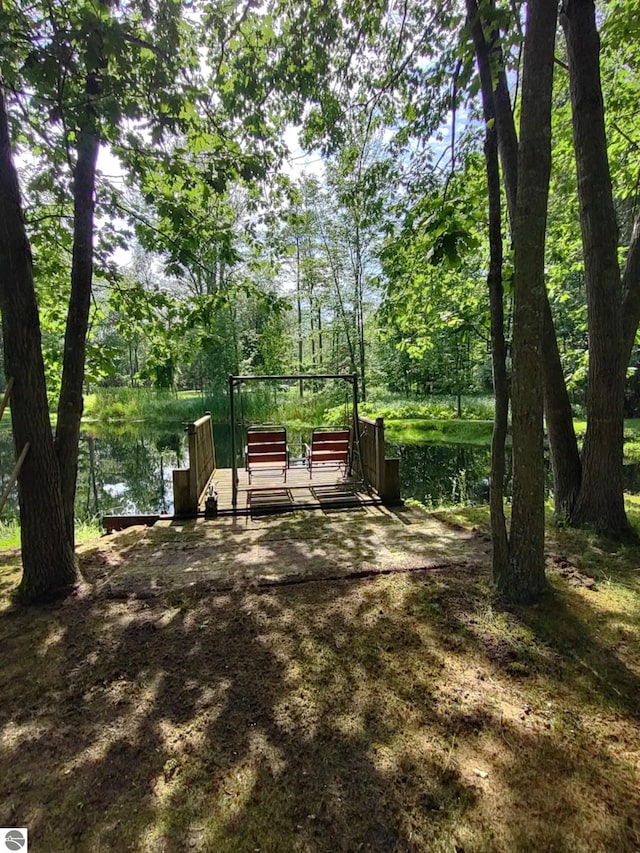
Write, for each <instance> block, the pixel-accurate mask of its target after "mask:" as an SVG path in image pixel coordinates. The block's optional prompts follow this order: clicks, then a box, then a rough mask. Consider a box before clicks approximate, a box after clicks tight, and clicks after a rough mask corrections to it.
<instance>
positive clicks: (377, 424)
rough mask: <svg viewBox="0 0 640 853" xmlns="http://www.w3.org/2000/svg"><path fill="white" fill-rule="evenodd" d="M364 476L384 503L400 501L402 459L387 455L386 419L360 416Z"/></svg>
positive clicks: (359, 430)
mask: <svg viewBox="0 0 640 853" xmlns="http://www.w3.org/2000/svg"><path fill="white" fill-rule="evenodd" d="M358 433H359V435H360V457H361V462H362V468H363V472H364V476H365V477H366V480H367V482H368V483H369V485H370V486H371V487H372V488H373V489H375V491H376V492H377V493H378V494H379V495H380V497H381V498H382V500H383V502H384V503H388V504H393V503H398V502H399V501H400V460H399V459H387V458H386V456H385V441H384V420H383V419H382V418H375V420H374V419H372V418H363V417H358Z"/></svg>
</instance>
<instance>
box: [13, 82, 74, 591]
mask: <svg viewBox="0 0 640 853" xmlns="http://www.w3.org/2000/svg"><path fill="white" fill-rule="evenodd" d="M0 310H1V311H2V330H3V337H4V358H5V362H4V363H5V371H6V375H7V378H9V377H10V376H13V377H14V379H15V386H14V390H13V394H12V398H11V417H12V423H13V436H14V443H15V447H16V452H17V453H19V452H21V451H22V449H23V448H24V446H25V444H26V443H27V442H29V451H28V453H27V456H26V459H25V462H24V465H23V466H22V470H21V471H20V476H19V478H18V493H19V499H20V526H21V537H22V568H23V574H22V580H21V582H20V586H19V588H18V597H19V599H20V600H22V601H24V602H35V601H43V600H47V599H50V598H53V597H56V596H58V595H60V594H63V593H64V592H65V591H67V590H68V589H69V587H70V586H71V585H72V584H73V583H74V582H75V580H76V568H75V562H74V556H73V549H72V547H71V543H70V541H69V539H68V537H67V535H66V532H65V519H64V512H63V507H62V496H61V491H60V473H59V468H58V462H57V460H56V456H55V451H54V446H53V436H52V433H51V423H50V420H49V407H48V402H47V390H46V383H45V374H44V362H43V358H42V346H41V336H40V320H39V317H38V306H37V303H36V295H35V290H34V285H33V268H32V261H31V250H30V247H29V241H28V238H27V234H26V231H25V227H24V220H23V215H22V207H21V201H20V189H19V185H18V175H17V173H16V170H15V167H14V165H13V161H12V157H11V144H10V140H9V127H8V122H7V113H6V107H5V102H4V96H3V94H2V92H0Z"/></svg>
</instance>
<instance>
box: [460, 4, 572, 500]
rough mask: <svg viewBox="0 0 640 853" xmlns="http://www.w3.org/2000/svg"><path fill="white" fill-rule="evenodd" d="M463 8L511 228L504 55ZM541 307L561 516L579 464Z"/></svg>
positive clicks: (514, 143) (512, 134)
mask: <svg viewBox="0 0 640 853" xmlns="http://www.w3.org/2000/svg"><path fill="white" fill-rule="evenodd" d="M467 13H468V16H469V20H470V21H471V22H472V37H473V43H474V48H475V52H476V57H477V60H478V69H479V72H480V81H481V86H482V98H483V102H484V101H486V102H487V103H489V102H493V106H492V114H493V115H495V120H496V127H497V130H498V148H499V152H500V161H501V163H502V173H503V177H504V186H505V193H506V197H507V210H508V213H509V219H510V221H511V223H512V230H513V227H514V223H515V214H516V199H517V194H518V137H517V134H516V127H515V123H514V120H513V110H512V108H511V97H510V95H509V87H508V82H507V77H506V73H505V71H504V57H503V55H502V49H501V47H500V45H499V43H498V41H497V38H496V39H495V40H494V42H493V43H492V44H491V46H489V45H488V44H487V41H486V38H485V35H484V29H483V26H482V24H481V21H480V18H479V13H478V6H477V3H476V0H467ZM492 67H495V68H497V69H498V71H497V75H496V79H495V84H494V80H493V78H492V74H491V68H492ZM543 312H544V325H543V330H542V334H543V346H542V350H543V383H544V386H543V387H544V400H545V415H546V419H547V428H548V432H549V446H550V451H551V462H552V466H553V484H554V499H555V510H556V513H557V514H559V515H565V516H566V515H568V514H569V512H570V511H571V509H572V508H573V503H574V501H575V498H576V496H577V494H578V491H579V488H580V480H581V472H582V463H581V461H580V455H579V452H578V442H577V439H576V434H575V430H574V427H573V412H572V410H571V402H570V400H569V394H568V392H567V386H566V382H565V378H564V371H563V369H562V362H561V360H560V352H559V350H558V342H557V340H556V333H555V328H554V325H553V317H552V314H551V306H550V305H549V298H548V296H547V292H546V289H545V292H544V301H543Z"/></svg>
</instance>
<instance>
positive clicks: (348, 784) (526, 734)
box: [0, 501, 640, 853]
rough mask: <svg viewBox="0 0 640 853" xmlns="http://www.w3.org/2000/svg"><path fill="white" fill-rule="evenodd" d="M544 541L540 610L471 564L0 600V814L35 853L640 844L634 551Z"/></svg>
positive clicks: (456, 513)
mask: <svg viewBox="0 0 640 853" xmlns="http://www.w3.org/2000/svg"><path fill="white" fill-rule="evenodd" d="M629 514H630V518H631V519H632V521H633V523H634V524H636V525H639V524H640V504H638V502H636V501H633V502H631V504H630V506H629ZM441 517H442V518H443V519H445V521H446V522H447V523H448V524H449V525H451V526H456V527H458V526H459V527H463V528H466V529H468V528H475V529H476V530H477V531H478V534H479V535H481V536H483V535H484V531H485V530H486V526H487V523H488V516H487V510H486V508H477V507H476V508H468V509H467V508H465V509H464V510H452V511H450V512H447V513H442V514H441ZM548 534H549V539H548V550H549V552H550V556H549V566H550V569H551V571H550V573H549V578H550V588H549V592H548V594H547V596H546V597H545V599H544V600H543V601H542V602H541V603H540V604H538V605H536V606H533V607H529V608H505V607H503V606H501V605H500V603H499V602H498V601H496V599H495V598H494V596H493V595H492V592H491V589H490V585H489V583H488V566H487V565H484V566H482V567H481V568H480V569H478V568H477V567H475V566H473V567H472V566H470V565H465V563H464V561H462V562H461V563H460V565H458V566H456V567H453V568H449V569H446V570H440V571H418V572H407V573H399V574H393V575H387V576H382V577H380V576H378V577H374V578H365V579H351V580H337V581H332V582H327V581H325V582H313V583H307V584H298V585H290V586H273V587H267V588H265V589H263V590H258V589H255V588H240V587H237V588H235V589H234V590H233V591H230V592H226V593H224V594H221V593H208V594H207V593H200V594H199V595H194V594H191V595H189V594H187V593H181V594H180V595H177V596H169V595H168V594H165V595H162V596H159V597H155V598H151V599H147V598H144V599H141V600H136V599H132V600H114V599H110V598H108V597H105V596H103V595H99V594H97V593H92V594H88V593H87V592H86V591H85V592H83V593H81V594H79V595H78V596H76V597H75V598H72V599H69V600H68V601H67V602H65V603H63V604H58V605H56V606H50V607H43V608H39V609H34V610H29V611H27V612H21V611H12V610H10V609H5V610H4V612H2V611H0V614H1V615H0V648H1V649H2V658H3V660H2V663H3V666H2V667H0V690H1V692H2V696H3V702H2V705H1V706H0V824H1V825H4V826H23V825H24V826H29V829H30V841H31V849H33V850H34V851H49V850H63V849H74V850H79V851H81V850H91V851H92V853H93V851H95V853H100V851H109V850H113V849H131V850H140V851H143V850H144V851H151V850H154V851H155V850H161V849H165V850H176V851H177V850H187V849H198V850H203V851H216V853H218V851H220V853H225V851H233V852H234V853H235V851H245V850H246V851H253V850H263V851H282V850H287V851H289V850H291V851H332V853H334V851H353V850H359V849H360V850H373V851H377V850H389V851H391V850H398V851H400V850H407V851H408V850H412V851H443V853H444V851H453V850H457V851H474V853H475V852H476V851H478V853H482V852H483V851H487V853H489V851H505V853H511V851H520V850H522V851H525V850H526V851H546V850H557V851H569V850H570V851H572V853H587V851H589V853H597V851H602V853H604V851H611V850H615V851H622V853H624V851H629V852H630V853H631V851H636V850H637V849H638V847H639V846H640V797H639V796H638V793H639V792H640V787H639V786H640V767H639V765H638V755H639V754H640V726H639V713H640V705H639V696H640V603H639V602H640V598H639V596H638V593H639V592H640V576H639V574H638V569H637V567H638V565H640V547H639V546H638V545H634V544H626V545H624V546H620V545H616V544H615V543H610V542H606V541H603V540H600V539H597V538H596V537H593V536H591V535H590V534H588V533H586V532H585V531H581V530H566V529H562V528H557V529H556V528H554V527H552V526H550V527H549V531H548ZM103 541H104V542H106V543H108V542H109V540H103ZM131 541H132V540H128V539H127V538H126V537H124V538H123V539H122V542H121V545H120V552H121V553H120V556H121V557H122V558H124V559H126V549H127V548H128V547H131ZM276 546H277V543H275V544H272V545H271V547H272V548H275V547H276ZM104 547H105V551H104V554H105V561H106V562H105V565H106V564H107V563H108V561H109V559H113V560H115V559H116V557H115V556H114V555H115V552H116V550H117V549H115V546H113V549H112V550H111V551H109V550H106V545H105V546H104ZM114 549H115V550H114ZM269 553H270V552H269V550H268V549H267V551H265V554H264V555H263V556H264V558H265V559H269ZM563 562H564V563H567V565H568V566H569V567H571V568H572V570H574V571H575V572H576V573H577V575H584V576H586V575H588V574H590V575H593V576H594V577H595V578H596V579H597V584H596V587H595V588H588V587H587V586H585V585H584V584H580V583H578V584H577V585H574V584H573V583H572V581H571V579H570V577H569V576H568V574H567V573H566V572H565V573H564V574H563V571H564V569H563V568H562V565H561V564H562V563H563ZM116 563H117V561H116ZM176 568H179V567H176ZM15 570H16V566H15V558H14V557H12V556H9V557H6V555H5V561H4V564H3V566H2V570H1V571H0V579H1V582H0V595H3V596H4V597H5V604H6V596H7V595H8V594H9V592H10V590H11V586H12V584H13V583H14V574H15ZM0 606H1V605H0Z"/></svg>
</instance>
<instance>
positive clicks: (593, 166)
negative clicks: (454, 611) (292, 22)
mask: <svg viewBox="0 0 640 853" xmlns="http://www.w3.org/2000/svg"><path fill="white" fill-rule="evenodd" d="M560 20H561V22H562V26H563V29H564V33H565V38H566V41H567V48H568V55H569V80H570V84H571V85H570V91H571V105H572V113H573V137H574V146H575V152H576V170H577V176H578V198H579V201H580V225H581V229H582V245H583V252H584V268H585V289H586V295H587V309H588V320H589V386H588V388H589V391H588V398H587V433H586V436H585V441H584V447H583V450H582V481H581V485H580V491H579V493H578V496H577V499H576V502H575V505H574V507H573V509H572V513H571V518H572V521H573V522H574V523H577V524H580V523H587V524H591V525H592V526H593V527H595V528H596V529H598V530H600V531H603V532H607V533H612V534H614V535H615V534H619V533H623V532H625V531H626V530H627V527H628V525H627V519H626V515H625V510H624V500H623V496H622V489H623V477H622V444H623V417H624V414H623V401H624V366H623V363H622V356H623V324H622V283H621V279H620V268H619V266H618V223H617V220H616V212H615V208H614V203H613V191H612V186H611V177H610V174H609V161H608V156H607V141H606V135H605V123H604V103H603V99H602V88H601V84H600V58H599V51H600V44H599V37H598V32H597V29H596V13H595V4H594V3H593V0H566V2H565V3H564V4H563V7H562V14H561V17H560Z"/></svg>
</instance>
